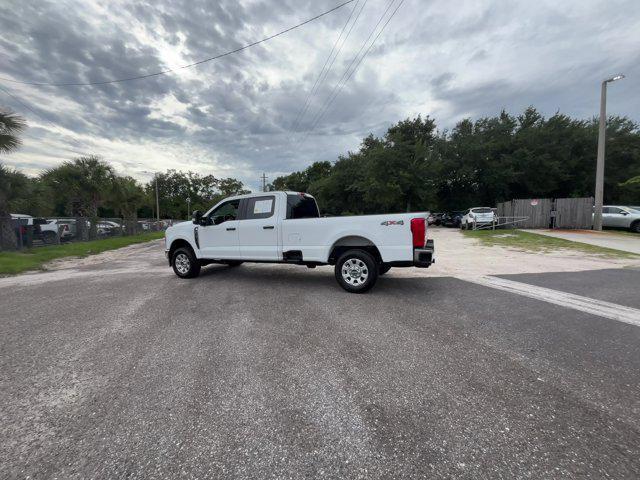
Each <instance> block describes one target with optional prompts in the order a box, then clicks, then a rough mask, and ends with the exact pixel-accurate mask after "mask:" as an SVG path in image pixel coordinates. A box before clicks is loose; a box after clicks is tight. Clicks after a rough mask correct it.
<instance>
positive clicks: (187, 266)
mask: <svg viewBox="0 0 640 480" xmlns="http://www.w3.org/2000/svg"><path fill="white" fill-rule="evenodd" d="M171 266H172V267H173V272H174V273H175V274H176V275H177V276H179V277H180V278H194V277H197V276H198V275H200V262H198V259H197V258H196V256H195V255H194V253H193V250H191V249H190V248H185V247H182V248H178V249H177V250H176V251H175V252H173V257H171Z"/></svg>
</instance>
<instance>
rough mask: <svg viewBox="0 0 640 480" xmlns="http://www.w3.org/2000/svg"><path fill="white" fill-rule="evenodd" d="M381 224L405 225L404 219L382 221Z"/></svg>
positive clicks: (386, 225)
mask: <svg viewBox="0 0 640 480" xmlns="http://www.w3.org/2000/svg"><path fill="white" fill-rule="evenodd" d="M380 225H384V226H385V227H388V226H389V225H404V220H387V221H385V222H382V223H381V224H380Z"/></svg>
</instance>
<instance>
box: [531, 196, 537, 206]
mask: <svg viewBox="0 0 640 480" xmlns="http://www.w3.org/2000/svg"><path fill="white" fill-rule="evenodd" d="M536 205H538V200H537V199H535V198H534V199H533V200H531V206H533V207H535V206H536Z"/></svg>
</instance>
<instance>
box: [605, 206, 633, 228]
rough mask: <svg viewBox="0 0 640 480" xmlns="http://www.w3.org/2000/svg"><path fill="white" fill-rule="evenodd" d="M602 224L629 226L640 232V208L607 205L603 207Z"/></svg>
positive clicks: (606, 225)
mask: <svg viewBox="0 0 640 480" xmlns="http://www.w3.org/2000/svg"><path fill="white" fill-rule="evenodd" d="M602 226H603V227H613V228H628V229H629V230H631V231H632V232H635V233H640V210H634V209H633V208H631V207H625V206H623V205H605V206H604V207H602Z"/></svg>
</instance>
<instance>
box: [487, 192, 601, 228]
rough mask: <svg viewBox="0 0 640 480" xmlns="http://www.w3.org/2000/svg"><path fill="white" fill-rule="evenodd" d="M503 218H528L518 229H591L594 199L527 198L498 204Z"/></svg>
mask: <svg viewBox="0 0 640 480" xmlns="http://www.w3.org/2000/svg"><path fill="white" fill-rule="evenodd" d="M497 210H498V216H499V217H525V218H526V220H523V221H520V222H518V223H517V225H515V226H516V227H517V228H591V226H592V212H593V198H556V199H555V200H554V199H552V198H527V199H518V200H511V201H509V202H502V203H499V204H498V209H497Z"/></svg>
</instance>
